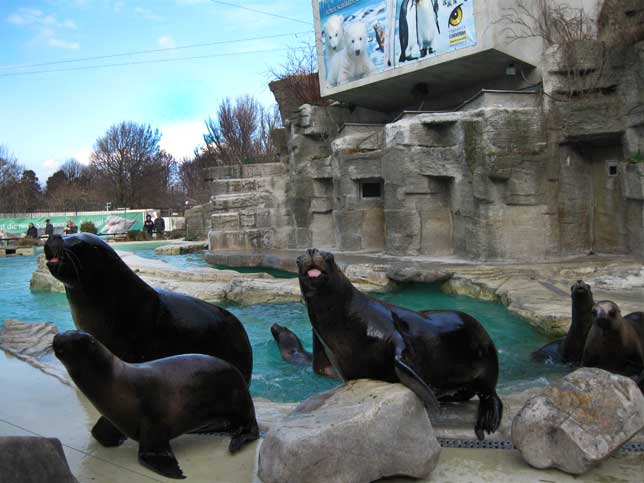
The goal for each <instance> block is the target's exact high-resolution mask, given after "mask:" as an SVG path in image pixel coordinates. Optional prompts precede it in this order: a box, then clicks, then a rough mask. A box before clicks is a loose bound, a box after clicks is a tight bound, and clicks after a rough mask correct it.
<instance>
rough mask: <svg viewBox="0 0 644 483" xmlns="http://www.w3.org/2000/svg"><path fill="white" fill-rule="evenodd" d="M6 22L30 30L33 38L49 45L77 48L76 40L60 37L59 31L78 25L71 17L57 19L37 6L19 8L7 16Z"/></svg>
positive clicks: (74, 27)
mask: <svg viewBox="0 0 644 483" xmlns="http://www.w3.org/2000/svg"><path fill="white" fill-rule="evenodd" d="M7 22H8V23H10V24H12V25H15V26H16V27H20V28H24V29H28V30H32V31H34V32H35V33H36V35H35V38H34V40H35V41H37V42H40V43H42V42H44V43H46V44H47V45H49V46H51V47H58V48H62V49H79V48H80V44H79V43H78V42H73V41H68V40H65V39H63V38H61V35H60V33H59V32H60V31H69V30H76V29H77V28H78V25H77V24H76V22H74V21H73V20H71V19H65V20H59V19H58V18H57V17H56V16H55V15H51V14H45V12H43V11H42V10H39V9H37V8H19V9H18V10H16V11H15V12H14V13H12V14H11V15H9V16H8V17H7Z"/></svg>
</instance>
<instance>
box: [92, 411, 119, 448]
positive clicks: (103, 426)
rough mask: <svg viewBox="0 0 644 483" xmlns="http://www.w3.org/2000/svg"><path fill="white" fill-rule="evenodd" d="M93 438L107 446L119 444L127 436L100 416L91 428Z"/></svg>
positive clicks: (111, 446)
mask: <svg viewBox="0 0 644 483" xmlns="http://www.w3.org/2000/svg"><path fill="white" fill-rule="evenodd" d="M92 436H94V439H95V440H96V441H98V442H99V443H101V444H102V445H103V446H105V447H107V448H113V447H115V446H121V445H122V444H123V441H125V440H126V439H127V437H126V436H125V435H124V434H123V433H121V431H119V430H118V428H117V427H116V426H114V425H113V424H112V423H111V422H110V421H109V420H108V419H106V418H105V417H103V416H101V417H100V418H99V420H98V421H97V422H96V424H95V425H94V427H93V428H92Z"/></svg>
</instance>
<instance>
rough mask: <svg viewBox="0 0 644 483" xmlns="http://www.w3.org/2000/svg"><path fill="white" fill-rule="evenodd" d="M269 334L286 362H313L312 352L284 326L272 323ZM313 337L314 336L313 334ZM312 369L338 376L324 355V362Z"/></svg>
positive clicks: (301, 363) (322, 373)
mask: <svg viewBox="0 0 644 483" xmlns="http://www.w3.org/2000/svg"><path fill="white" fill-rule="evenodd" d="M271 334H273V338H274V339H275V342H277V346H278V347H279V349H280V354H281V355H282V359H284V360H285V361H286V362H291V363H292V364H296V365H301V366H307V365H309V364H311V363H313V362H314V357H313V354H311V353H310V352H308V351H306V350H305V349H304V346H303V345H302V342H301V341H300V339H299V337H298V336H296V335H295V334H294V333H293V332H291V331H290V330H289V329H287V328H286V327H283V326H281V325H279V324H273V325H272V326H271ZM313 338H314V339H315V338H316V337H315V335H314V336H313ZM318 354H320V353H318ZM320 359H321V358H320V357H319V356H318V358H317V360H318V361H320ZM314 366H315V364H314ZM314 370H315V372H316V373H318V374H320V375H321V376H326V377H334V378H335V377H338V376H337V374H336V373H335V371H334V370H333V366H332V365H331V363H330V362H328V359H327V358H326V356H324V362H323V363H322V364H319V365H318V368H317V369H316V367H314Z"/></svg>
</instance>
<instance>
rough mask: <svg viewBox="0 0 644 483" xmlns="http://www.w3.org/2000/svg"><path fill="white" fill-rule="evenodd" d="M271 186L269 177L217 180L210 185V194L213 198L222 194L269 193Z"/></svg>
mask: <svg viewBox="0 0 644 483" xmlns="http://www.w3.org/2000/svg"><path fill="white" fill-rule="evenodd" d="M272 185H273V183H272V178H271V177H269V176H263V177H259V178H231V179H217V180H214V181H212V182H211V183H210V193H211V194H212V195H213V196H218V195H223V194H236V193H253V192H257V191H269V190H270V189H271V187H272Z"/></svg>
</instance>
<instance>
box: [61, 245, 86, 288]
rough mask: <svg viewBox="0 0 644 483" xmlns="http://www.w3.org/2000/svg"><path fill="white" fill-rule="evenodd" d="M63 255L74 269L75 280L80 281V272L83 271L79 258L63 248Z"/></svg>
mask: <svg viewBox="0 0 644 483" xmlns="http://www.w3.org/2000/svg"><path fill="white" fill-rule="evenodd" d="M63 255H65V256H66V257H67V259H68V260H69V262H70V264H71V266H72V267H73V268H74V271H75V272H76V279H77V280H80V279H81V276H80V271H81V270H82V269H83V263H82V262H81V261H80V258H78V255H76V254H75V253H74V252H73V251H71V250H70V249H69V248H65V247H63Z"/></svg>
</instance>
